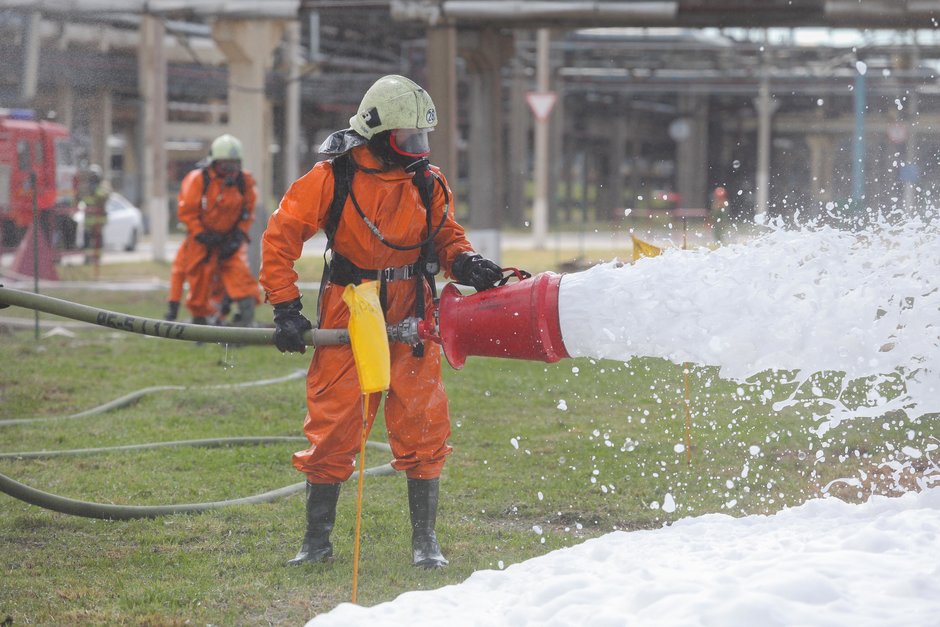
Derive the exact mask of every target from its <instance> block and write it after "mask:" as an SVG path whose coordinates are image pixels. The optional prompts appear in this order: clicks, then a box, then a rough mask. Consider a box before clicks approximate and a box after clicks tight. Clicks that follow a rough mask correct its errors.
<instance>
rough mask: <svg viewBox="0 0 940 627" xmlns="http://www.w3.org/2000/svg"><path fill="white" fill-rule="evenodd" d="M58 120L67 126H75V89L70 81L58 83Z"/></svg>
mask: <svg viewBox="0 0 940 627" xmlns="http://www.w3.org/2000/svg"><path fill="white" fill-rule="evenodd" d="M55 107H56V121H57V122H58V123H59V124H61V125H62V126H64V127H65V128H69V129H71V128H74V126H73V124H74V121H75V90H74V89H72V86H71V85H69V84H68V83H59V84H58V85H56V105H55Z"/></svg>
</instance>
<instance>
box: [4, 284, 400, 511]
mask: <svg viewBox="0 0 940 627" xmlns="http://www.w3.org/2000/svg"><path fill="white" fill-rule="evenodd" d="M0 303H2V304H6V305H15V306H18V307H24V308H27V309H34V310H36V311H42V312H44V313H50V314H54V315H58V316H62V317H65V318H72V319H74V320H80V321H83V322H88V323H91V324H96V325H99V326H104V327H108V328H111V329H116V330H120V331H127V332H131V333H140V334H143V335H150V336H154V337H162V338H167V339H177V340H186V341H192V342H210V343H221V344H246V345H259V344H261V345H263V344H273V343H274V332H273V330H272V329H260V328H245V327H214V326H206V325H194V324H185V323H178V322H167V321H165V320H155V319H151V318H143V317H139V316H130V315H127V314H122V313H118V312H113V311H107V310H104V309H99V308H96V307H90V306H88V305H81V304H78V303H73V302H70V301H66V300H62V299H58V298H53V297H51V296H45V295H41V294H35V293H31V292H23V291H20V290H14V289H10V288H5V287H2V286H0ZM417 328H418V321H416V320H413V319H412V320H406V321H404V322H403V323H401V324H399V325H391V326H390V327H389V337H390V339H394V340H398V341H406V342H415V341H417V339H416V338H417V337H418V336H417ZM304 339H305V342H306V343H307V344H308V345H311V346H326V345H337V344H348V343H349V332H348V331H347V330H346V329H313V330H311V331H308V332H307V333H306V334H305V338H304ZM289 378H293V376H291V377H289ZM154 389H156V390H162V389H164V388H162V387H158V388H154ZM166 389H176V388H175V387H173V386H167V387H166ZM149 391H153V389H151V388H148V389H146V390H143V391H141V392H139V393H135V394H130V395H127V396H125V397H122V398H120V399H117V400H116V401H113V402H112V403H108V404H106V405H105V406H104V407H105V408H111V407H112V406H116V405H120V404H124V403H125V402H130V401H132V400H135V399H136V398H139V396H140V395H142V393H146V392H149ZM89 413H90V412H81V413H79V414H75V415H73V416H68V417H80V416H85V415H88V414H89ZM36 420H45V419H23V420H16V421H9V423H4V424H23V423H28V422H34V421H36ZM266 440H267V439H266V438H248V439H245V438H237V439H226V440H221V441H219V440H200V441H186V442H170V443H156V444H143V445H134V446H132V447H114V449H79V450H75V451H37V452H27V453H7V454H3V455H0V459H2V458H21V459H25V458H34V457H47V456H51V455H54V454H59V455H62V454H80V453H94V452H103V451H105V450H126V449H128V448H155V447H159V446H179V445H192V446H218V445H222V444H226V443H227V444H231V443H238V444H243V443H264V442H265V441H266ZM368 444H369V445H370V446H375V447H378V448H381V449H382V450H385V451H390V450H391V449H390V447H389V446H388V445H387V444H385V443H381V442H368ZM393 473H394V470H393V469H392V467H391V465H390V464H384V465H382V466H376V467H374V468H367V469H365V470H364V471H363V474H364V475H387V474H393ZM354 476H358V471H356V473H354ZM304 483H305V482H300V483H297V484H294V485H290V486H287V487H284V488H280V489H277V490H271V491H269V492H264V493H261V494H256V495H254V496H249V497H243V498H237V499H230V500H225V501H212V502H207V503H183V504H176V505H112V504H106V503H92V502H88V501H80V500H76V499H70V498H67V497H63V496H59V495H56V494H50V493H48V492H43V491H42V490H38V489H36V488H32V487H30V486H27V485H25V484H22V483H20V482H18V481H16V480H14V479H11V478H10V477H7V476H5V475H3V474H0V492H4V493H6V494H8V495H9V496H12V497H14V498H17V499H19V500H21V501H24V502H26V503H30V504H32V505H37V506H39V507H43V508H45V509H50V510H53V511H56V512H60V513H63V514H71V515H74V516H83V517H88V518H104V519H111V520H130V519H135V518H154V517H158V516H166V515H170V514H177V513H184V512H189V513H195V512H203V511H207V510H210V509H217V508H220V507H228V506H230V505H242V504H256V503H266V502H269V501H273V500H276V499H279V498H283V497H285V496H289V495H290V494H293V493H295V492H299V491H301V490H303V489H304Z"/></svg>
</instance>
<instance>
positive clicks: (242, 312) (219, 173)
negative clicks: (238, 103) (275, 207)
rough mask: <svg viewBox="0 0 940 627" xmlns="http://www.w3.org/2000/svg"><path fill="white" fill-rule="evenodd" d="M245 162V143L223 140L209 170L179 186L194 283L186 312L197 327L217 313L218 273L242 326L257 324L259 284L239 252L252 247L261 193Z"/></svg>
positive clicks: (186, 264)
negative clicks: (251, 235)
mask: <svg viewBox="0 0 940 627" xmlns="http://www.w3.org/2000/svg"><path fill="white" fill-rule="evenodd" d="M242 157H243V151H242V143H241V142H240V141H239V140H238V139H237V138H235V137H233V136H232V135H229V134H225V135H221V136H219V137H217V138H216V139H215V141H213V142H212V147H211V149H210V152H209V165H207V166H206V167H204V168H196V169H195V170H192V171H191V172H189V174H187V175H186V176H185V177H184V178H183V183H182V185H181V187H180V193H179V202H178V207H177V214H178V216H179V220H180V222H182V223H183V224H184V225H185V226H186V229H187V235H186V240H185V241H184V242H183V244H182V245H183V247H184V252H183V253H182V254H183V264H182V265H183V268H184V271H185V274H186V282H187V283H188V284H189V294H188V295H187V297H186V307H187V309H189V312H190V314H192V318H193V323H194V324H206V323H207V322H208V320H209V318H210V317H211V316H213V315H214V314H215V312H216V308H215V307H214V306H213V303H212V296H213V277H214V275H215V274H216V273H218V277H219V280H221V282H222V285H223V286H224V289H225V293H226V294H228V296H229V298H231V299H232V301H233V302H235V303H236V304H237V305H238V308H239V318H240V324H241V325H242V326H251V325H252V324H253V323H254V311H255V304H256V303H257V302H259V300H260V296H259V290H258V281H257V279H256V278H255V277H254V276H252V274H251V270H249V268H248V263H247V261H246V256H245V255H242V254H239V251H241V250H242V249H243V248H244V247H245V244H246V243H247V242H248V231H249V229H250V228H251V224H252V222H253V221H254V216H255V202H256V199H257V190H256V188H255V180H254V178H253V177H252V175H251V173H250V172H248V171H246V170H243V169H242ZM171 296H172V295H171Z"/></svg>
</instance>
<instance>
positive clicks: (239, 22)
mask: <svg viewBox="0 0 940 627" xmlns="http://www.w3.org/2000/svg"><path fill="white" fill-rule="evenodd" d="M284 26H285V22H284V21H282V20H258V19H254V20H248V19H222V20H218V21H216V22H215V23H213V25H212V38H213V39H214V40H215V43H216V45H217V46H218V47H219V49H221V50H222V52H223V53H224V54H225V57H226V60H227V61H228V81H229V83H228V84H229V87H228V107H229V119H228V123H229V132H230V133H231V134H232V135H234V136H235V137H237V138H238V139H239V140H241V142H242V146H243V147H244V151H245V157H244V159H243V161H242V167H244V168H245V169H247V170H248V171H249V172H251V173H252V174H253V175H254V177H255V180H256V181H257V183H258V206H257V207H255V209H256V219H255V225H254V227H253V229H252V233H251V234H250V235H251V244H250V245H249V247H248V262H249V265H250V266H251V269H252V271H253V272H255V273H256V274H257V272H258V270H259V269H260V267H261V254H260V250H261V249H260V245H261V237H260V233H261V232H262V231H263V230H264V227H265V223H266V221H267V220H266V216H267V211H266V209H265V208H266V207H267V206H268V204H269V200H270V198H269V195H270V194H271V190H272V189H273V188H274V186H273V182H272V168H271V159H270V154H269V151H268V146H269V145H270V142H271V137H272V135H273V132H272V129H271V111H270V105H269V103H268V101H267V98H266V97H265V92H264V88H265V85H264V78H265V71H266V70H267V69H268V68H269V67H270V66H271V62H272V52H273V51H274V49H275V48H276V47H277V46H278V44H280V42H281V36H282V35H283V32H284Z"/></svg>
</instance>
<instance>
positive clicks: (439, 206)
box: [261, 75, 502, 568]
mask: <svg viewBox="0 0 940 627" xmlns="http://www.w3.org/2000/svg"><path fill="white" fill-rule="evenodd" d="M349 123H350V128H348V129H345V130H342V131H337V132H335V133H333V134H332V135H331V136H330V137H329V138H327V140H326V141H325V142H324V143H323V145H322V146H321V148H320V152H321V154H324V155H326V156H328V157H331V159H329V160H325V161H320V162H319V163H317V164H316V165H314V167H313V168H312V169H311V170H310V171H309V172H307V173H306V174H305V175H304V176H302V177H301V178H300V179H298V180H297V181H296V182H294V184H293V185H292V186H291V187H290V189H289V190H288V191H287V193H286V194H285V195H284V197H283V199H282V200H281V202H280V205H279V206H278V209H277V211H275V212H274V214H273V215H272V216H271V219H270V220H269V222H268V226H267V230H266V231H265V233H264V236H263V238H262V247H261V254H262V267H261V284H262V287H263V288H264V290H265V292H266V296H267V300H268V302H270V303H271V304H272V305H274V320H275V325H276V330H275V343H276V344H277V347H278V349H279V350H281V351H282V352H283V351H297V352H304V350H305V346H304V341H303V332H304V331H305V330H307V329H310V328H311V323H310V322H309V321H308V320H307V318H306V317H305V316H304V315H303V313H301V312H302V309H303V306H302V304H301V294H300V291H299V289H298V288H297V284H296V281H297V273H296V272H295V270H294V262H295V260H296V259H297V258H298V257H300V254H301V250H302V248H303V244H304V242H305V241H307V240H308V239H310V238H311V237H312V236H313V235H314V234H315V233H317V232H318V231H325V232H326V234H327V237H328V239H329V241H330V244H328V246H330V247H331V248H332V251H333V256H332V259H331V261H330V263H329V270H328V272H329V274H328V276H327V280H326V281H325V283H326V284H325V285H323V286H321V287H322V290H321V296H320V303H319V312H318V314H319V327H320V328H324V329H330V328H346V327H347V324H348V321H349V313H348V309H347V307H346V305H345V303H344V302H343V299H342V292H343V289H344V287H345V286H346V285H349V284H359V283H361V282H362V281H380V282H381V285H380V295H381V301H382V304H383V310H384V312H385V317H386V322H387V323H389V324H397V323H399V322H401V321H402V320H403V319H405V318H407V317H410V316H415V315H416V312H421V314H422V317H423V313H424V309H423V307H425V306H429V305H430V303H431V299H432V291H431V285H432V282H433V273H434V272H435V271H436V269H437V267H438V266H439V267H440V268H441V269H443V270H444V272H445V275H447V276H449V277H451V278H453V279H455V280H456V281H458V282H460V283H464V284H467V285H472V286H474V287H475V288H476V289H478V290H483V289H488V288H490V287H493V286H494V284H495V283H496V282H497V281H499V280H500V279H501V278H502V270H501V269H500V267H499V266H498V265H496V264H495V263H493V262H492V261H489V260H487V259H484V258H483V257H481V256H480V255H478V254H476V253H475V252H474V251H473V248H472V247H471V245H470V242H468V241H467V238H466V236H465V233H464V229H463V227H461V226H460V224H458V223H457V221H456V220H455V219H454V215H453V210H452V208H453V206H454V204H455V203H454V200H453V195H452V193H451V191H450V188H449V187H448V185H447V181H446V179H445V178H444V175H443V174H442V173H441V172H440V170H438V168H436V167H434V166H429V165H428V162H427V157H428V155H429V153H430V148H429V144H428V133H429V132H431V131H432V130H433V128H434V126H435V125H436V124H437V115H436V111H435V108H434V103H433V102H432V101H431V97H430V96H429V95H428V93H427V92H426V91H425V90H424V89H422V88H421V87H420V86H418V85H417V84H415V83H414V82H413V81H411V80H409V79H407V78H405V77H403V76H394V75H393V76H385V77H383V78H381V79H379V80H378V81H376V82H375V83H374V84H373V85H372V87H370V88H369V90H368V91H367V92H366V93H365V95H364V96H363V98H362V102H361V104H360V105H359V110H358V112H357V113H356V115H354V116H353V117H352V118H351V119H350V121H349ZM336 199H338V200H336ZM334 203H335V206H334V207H332V208H331V205H334ZM390 349H391V384H390V387H389V390H388V392H387V394H386V397H385V421H386V425H387V428H388V436H389V437H388V441H389V444H390V445H391V448H392V454H393V456H394V460H393V462H392V466H393V467H394V468H395V469H396V470H399V471H402V472H404V473H405V475H406V476H407V478H408V482H407V483H408V501H409V511H410V516H411V525H412V560H413V563H414V565H415V566H419V567H423V568H440V567H442V566H444V565H446V564H447V560H446V559H445V558H444V555H443V554H442V553H441V548H440V545H439V543H438V541H437V536H436V533H435V520H436V515H437V505H438V497H439V477H440V474H441V469H442V468H443V466H444V460H445V458H446V457H447V455H449V454H450V453H451V450H452V449H451V447H450V446H449V445H448V443H447V439H448V438H449V436H450V419H449V414H448V408H447V396H446V393H445V391H444V386H443V384H442V382H441V372H440V371H441V358H440V350H439V347H438V346H437V345H434V344H431V343H428V344H427V345H425V346H424V347H423V350H421V349H420V348H419V347H415V348H413V347H411V346H408V345H405V344H402V343H393V344H392V345H391V347H390ZM360 394H361V392H360V389H359V382H358V379H357V375H356V369H355V364H354V361H353V355H352V350H351V349H350V347H349V346H322V347H319V348H317V350H316V352H314V354H313V360H312V363H311V366H310V370H309V373H308V377H307V416H306V418H305V420H304V433H305V435H306V436H307V439H308V440H309V441H310V447H309V448H308V449H306V450H304V451H299V452H297V453H294V456H293V464H294V466H295V467H296V468H297V470H299V471H300V472H302V473H304V474H305V475H306V478H307V493H306V496H307V503H306V513H307V528H306V532H305V534H304V538H303V543H302V545H301V548H300V551H299V552H298V554H297V556H296V557H295V558H294V559H293V560H291V561H290V562H289V563H291V564H302V563H305V562H319V561H325V560H328V559H330V558H331V557H332V555H333V546H332V544H331V542H330V532H331V531H332V529H333V523H334V519H335V516H336V503H337V499H338V496H339V490H340V484H342V483H343V482H344V481H346V480H347V479H348V478H349V477H350V475H351V474H352V472H353V467H354V462H355V456H356V452H357V451H358V449H359V443H360V437H361V434H362V428H363V426H362V424H363V420H362V409H361V396H360ZM369 398H370V399H371V400H370V407H369V408H368V410H369V411H368V425H367V427H366V428H367V429H369V428H371V426H372V423H373V420H374V419H375V415H376V412H377V410H378V404H379V402H380V400H381V399H380V397H379V395H377V394H373V395H370V397H369Z"/></svg>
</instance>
